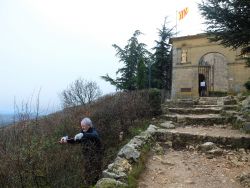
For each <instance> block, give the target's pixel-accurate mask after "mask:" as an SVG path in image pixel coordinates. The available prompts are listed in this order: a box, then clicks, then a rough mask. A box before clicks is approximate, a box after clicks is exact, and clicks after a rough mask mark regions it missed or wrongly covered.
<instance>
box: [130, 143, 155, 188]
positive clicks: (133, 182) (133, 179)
mask: <svg viewBox="0 0 250 188" xmlns="http://www.w3.org/2000/svg"><path fill="white" fill-rule="evenodd" d="M151 145H152V144H150V143H148V144H146V145H145V146H143V148H142V151H141V157H140V159H139V161H138V163H136V164H135V165H134V166H133V168H132V171H131V172H130V173H129V175H128V187H130V188H136V187H137V184H138V179H139V176H140V174H141V173H142V172H143V170H145V165H146V161H147V159H148V156H149V151H150V148H151Z"/></svg>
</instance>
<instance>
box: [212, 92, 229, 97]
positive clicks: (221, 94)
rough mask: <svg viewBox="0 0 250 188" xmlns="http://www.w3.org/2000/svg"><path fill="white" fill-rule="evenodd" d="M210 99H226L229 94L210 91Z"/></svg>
mask: <svg viewBox="0 0 250 188" xmlns="http://www.w3.org/2000/svg"><path fill="white" fill-rule="evenodd" d="M209 96H210V97H225V96H227V92H223V91H209Z"/></svg>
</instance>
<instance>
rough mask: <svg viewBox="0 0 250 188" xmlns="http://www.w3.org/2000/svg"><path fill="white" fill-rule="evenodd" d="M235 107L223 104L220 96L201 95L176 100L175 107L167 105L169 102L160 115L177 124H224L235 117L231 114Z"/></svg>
mask: <svg viewBox="0 0 250 188" xmlns="http://www.w3.org/2000/svg"><path fill="white" fill-rule="evenodd" d="M232 103H233V102H232ZM229 104H230V105H229ZM236 109H237V105H231V103H229V102H228V104H226V105H225V104H224V102H223V100H222V99H221V98H217V97H203V98H200V99H199V100H198V101H193V102H191V101H187V100H183V101H178V104H176V107H171V105H170V107H169V104H166V106H165V107H164V111H165V114H164V115H162V118H163V119H164V120H166V121H173V122H175V123H178V126H185V125H199V126H204V125H205V126H213V125H225V124H230V123H231V122H232V121H233V120H234V119H235V117H233V116H232V114H233V113H236V112H235V110H236ZM229 110H230V111H229ZM230 114H231V115H230ZM229 115H230V116H229Z"/></svg>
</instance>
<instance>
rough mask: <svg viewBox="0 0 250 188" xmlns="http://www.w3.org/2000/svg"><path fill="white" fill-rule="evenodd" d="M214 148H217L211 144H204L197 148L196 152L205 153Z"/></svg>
mask: <svg viewBox="0 0 250 188" xmlns="http://www.w3.org/2000/svg"><path fill="white" fill-rule="evenodd" d="M216 148H217V146H216V145H215V144H214V143H213V142H206V143H204V144H202V145H200V146H198V150H200V151H202V152H207V151H209V150H212V149H216Z"/></svg>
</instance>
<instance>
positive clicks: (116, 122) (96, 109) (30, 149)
mask: <svg viewBox="0 0 250 188" xmlns="http://www.w3.org/2000/svg"><path fill="white" fill-rule="evenodd" d="M149 98H150V97H149V92H148V91H147V90H145V91H139V92H135V91H134V92H124V93H122V92H120V93H117V94H114V95H107V96H104V97H102V98H99V99H98V100H96V101H94V102H92V103H91V104H87V105H84V106H77V107H71V108H65V109H64V110H63V111H61V112H57V113H54V114H50V115H48V116H44V117H40V118H37V119H30V118H27V117H29V116H20V117H25V118H23V119H20V121H17V122H16V123H15V125H13V126H9V127H6V128H2V129H0V160H1V165H0V186H1V187H79V185H82V184H83V183H82V182H83V177H84V173H85V172H84V170H83V155H82V152H81V145H74V146H73V145H60V144H58V140H59V139H60V137H62V136H63V135H66V134H67V135H69V136H74V135H75V134H76V133H78V132H79V129H80V125H79V124H80V121H81V119H82V118H83V117H85V116H89V117H90V118H91V119H92V120H93V122H94V125H95V127H96V129H97V130H98V132H99V133H100V135H101V139H102V144H103V148H104V157H103V169H104V168H106V166H107V165H108V164H110V162H111V161H113V160H114V158H115V157H116V155H117V152H118V150H119V148H120V147H121V146H122V145H123V144H124V141H125V140H127V139H128V138H129V137H130V136H134V134H135V132H137V131H138V130H140V129H143V128H144V122H145V120H147V119H151V117H152V116H153V114H152V112H153V110H151V108H152V106H151V105H150V103H149ZM18 117H19V116H18ZM121 131H123V132H124V138H123V139H122V140H121V139H119V135H120V132H121Z"/></svg>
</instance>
